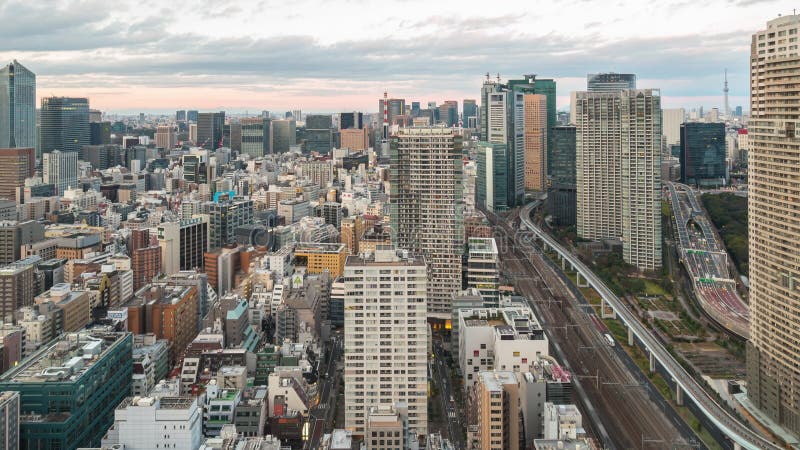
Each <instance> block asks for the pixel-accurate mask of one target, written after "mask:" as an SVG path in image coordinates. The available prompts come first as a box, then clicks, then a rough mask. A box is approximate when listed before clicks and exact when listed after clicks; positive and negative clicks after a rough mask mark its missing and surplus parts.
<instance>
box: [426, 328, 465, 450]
mask: <svg viewBox="0 0 800 450" xmlns="http://www.w3.org/2000/svg"><path fill="white" fill-rule="evenodd" d="M433 355H434V358H433V361H432V364H431V369H432V371H433V373H432V374H431V376H432V378H433V381H434V383H436V386H437V387H438V390H439V398H440V401H441V403H442V412H443V413H444V414H445V416H446V417H445V418H444V421H445V423H446V424H447V436H443V437H448V438H449V439H450V442H451V443H452V444H453V446H454V447H455V448H456V449H464V448H466V446H465V442H464V438H465V432H466V424H465V423H464V421H465V419H466V418H465V417H464V411H463V408H459V407H458V404H457V403H456V402H455V401H450V399H451V398H452V399H455V398H456V397H460V396H461V393H460V392H455V391H454V388H453V386H452V385H451V384H450V370H449V369H448V367H447V359H446V357H445V351H444V349H443V348H442V346H441V344H440V343H439V342H438V341H437V340H435V339H434V341H433ZM443 434H444V433H443Z"/></svg>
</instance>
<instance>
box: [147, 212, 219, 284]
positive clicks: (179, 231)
mask: <svg viewBox="0 0 800 450" xmlns="http://www.w3.org/2000/svg"><path fill="white" fill-rule="evenodd" d="M158 245H159V246H160V247H161V259H162V264H163V267H162V269H163V271H164V273H175V272H178V271H180V270H192V269H197V268H200V269H202V268H203V253H205V252H206V251H208V216H206V215H201V216H198V217H195V218H192V219H183V220H181V221H180V222H164V223H162V224H161V225H159V226H158Z"/></svg>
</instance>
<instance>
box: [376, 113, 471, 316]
mask: <svg viewBox="0 0 800 450" xmlns="http://www.w3.org/2000/svg"><path fill="white" fill-rule="evenodd" d="M461 149H462V136H461V132H460V129H457V128H441V127H424V128H404V129H400V131H399V132H398V133H397V134H395V135H393V136H392V137H391V140H390V170H391V172H390V177H389V180H390V182H391V196H390V202H389V203H390V205H389V206H390V210H391V223H392V226H391V232H392V243H393V244H395V246H396V247H397V248H399V249H404V250H410V251H412V252H415V253H419V254H421V255H423V256H425V259H426V261H427V262H428V277H429V282H428V315H429V317H433V318H441V319H447V318H449V317H452V311H451V305H450V303H451V299H452V294H453V292H455V291H457V290H459V289H461V255H462V254H463V251H464V249H463V243H464V205H463V183H462V176H463V170H464V169H463V162H462V155H461Z"/></svg>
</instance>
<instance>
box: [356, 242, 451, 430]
mask: <svg viewBox="0 0 800 450" xmlns="http://www.w3.org/2000/svg"><path fill="white" fill-rule="evenodd" d="M366 255H369V256H366V257H362V256H348V257H347V263H346V265H345V270H344V280H345V283H344V284H345V297H344V333H345V339H344V361H345V363H344V364H345V366H344V387H345V388H344V389H345V391H344V404H345V406H344V407H345V413H344V415H345V427H346V428H347V429H349V430H353V434H356V435H361V436H363V435H364V432H365V429H366V426H367V412H368V411H369V409H370V407H371V406H378V405H380V404H383V405H386V404H390V405H391V404H395V403H396V402H404V403H406V404H407V405H408V427H409V429H410V430H412V431H416V432H417V434H427V432H428V405H427V399H428V397H427V394H428V375H427V357H426V356H427V355H426V353H427V341H428V338H427V324H426V321H425V310H426V304H425V298H426V288H427V287H428V286H429V285H428V284H427V283H429V281H428V279H427V276H426V266H425V259H423V258H422V257H420V256H419V255H415V254H413V253H410V254H409V253H408V252H405V251H403V250H397V251H395V250H393V249H391V247H389V248H388V249H387V248H383V247H382V246H381V247H378V248H377V250H376V251H375V253H374V254H366ZM458 270H459V271H460V270H461V268H460V265H459V268H458ZM379 286H390V287H391V289H388V288H386V289H382V288H381V287H379ZM378 324H380V326H378Z"/></svg>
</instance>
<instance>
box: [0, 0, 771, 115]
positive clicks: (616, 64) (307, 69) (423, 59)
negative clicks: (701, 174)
mask: <svg viewBox="0 0 800 450" xmlns="http://www.w3.org/2000/svg"><path fill="white" fill-rule="evenodd" d="M409 1H411V0H409ZM413 1H418V0H413ZM724 1H738V3H742V4H743V5H744V4H747V5H754V4H755V3H757V2H759V1H765V0H724ZM766 1H769V0H766ZM723 3H724V2H723ZM282 4H283V2H279V1H272V0H270V1H262V2H260V3H255V2H247V3H242V4H227V3H226V4H220V3H219V2H217V1H213V0H207V4H206V5H197V4H192V5H187V4H181V5H175V7H174V9H170V10H167V9H166V8H164V6H163V5H162V4H161V3H159V2H155V1H154V2H151V3H146V4H140V5H138V7H137V8H129V9H126V6H125V3H124V2H103V1H98V0H64V1H61V2H56V3H55V4H53V3H49V4H47V5H42V4H39V3H38V2H20V1H11V2H7V3H3V4H2V6H0V19H3V23H4V24H8V25H7V26H4V27H2V28H0V42H2V43H3V45H2V47H3V48H5V49H8V50H7V51H3V50H0V61H2V60H4V59H5V60H10V59H12V58H16V59H19V60H20V61H21V62H22V63H23V64H25V65H26V66H27V67H30V68H31V69H32V70H34V72H36V73H37V75H38V77H39V78H38V84H39V86H40V89H45V90H47V91H48V92H49V91H52V90H55V91H58V90H70V91H75V90H80V89H81V88H84V89H87V90H95V89H98V88H101V89H103V91H104V92H110V90H114V89H116V90H118V91H124V90H125V89H145V88H146V89H179V88H180V89H192V88H196V89H200V88H217V89H219V90H220V92H221V90H222V89H233V90H237V91H250V92H258V93H262V92H277V93H280V94H281V95H286V96H293V95H298V96H299V95H302V96H308V95H319V96H322V97H335V96H336V95H351V94H352V95H356V94H361V95H364V89H374V88H376V87H377V89H378V91H377V92H381V91H382V89H383V88H391V90H392V92H393V93H394V92H397V93H398V95H400V94H403V95H415V94H416V93H431V94H432V95H439V94H438V93H441V95H444V93H448V95H449V93H457V92H461V93H465V94H464V95H465V96H466V95H468V93H470V92H472V94H471V95H469V96H471V97H475V96H476V95H477V92H478V90H479V86H480V83H481V79H482V74H484V73H486V72H491V73H492V74H495V73H498V72H499V73H500V74H501V76H503V78H508V77H516V76H519V75H521V74H523V73H537V74H539V76H541V77H556V78H557V79H564V80H571V81H569V82H565V83H564V84H563V85H560V89H559V94H560V95H564V94H566V93H567V92H568V91H563V92H562V89H563V88H567V87H568V89H574V88H580V87H581V86H580V83H577V82H575V81H572V80H582V79H585V76H586V74H587V73H590V72H602V71H616V72H633V73H636V74H637V75H638V76H639V78H640V80H658V82H660V83H663V85H661V86H647V87H662V88H663V89H662V94H664V95H674V96H683V97H690V96H702V95H708V94H709V93H716V92H717V91H718V89H719V87H718V86H721V80H720V74H721V73H722V71H723V69H724V68H728V70H729V79H730V81H731V91H732V92H738V93H744V92H746V89H747V73H748V67H747V64H748V57H747V56H748V52H749V41H750V39H749V35H750V33H751V31H752V30H742V29H736V30H729V29H726V30H725V31H723V32H717V33H714V32H713V31H711V30H712V29H713V28H703V29H702V30H701V31H698V32H683V33H681V32H679V31H675V35H672V36H656V35H653V34H641V33H639V34H636V35H628V36H622V37H619V36H613V35H611V34H609V33H608V31H609V29H610V28H613V29H615V30H617V29H621V28H624V27H625V26H626V23H627V22H625V21H623V19H622V18H620V17H616V16H615V18H614V19H613V20H611V21H608V20H605V19H604V18H603V17H602V16H598V17H595V16H592V20H585V21H584V23H583V25H582V26H583V28H582V31H581V32H580V33H576V32H572V31H570V30H560V29H558V27H554V26H549V27H544V26H539V25H540V24H542V23H545V22H546V21H547V20H548V18H547V17H544V16H542V15H539V14H537V15H534V14H533V13H525V10H520V12H519V13H516V12H515V13H509V14H499V15H494V16H488V15H470V14H469V13H468V12H462V13H459V14H457V15H452V16H451V15H447V14H443V13H439V12H432V13H431V15H430V16H428V17H424V15H423V16H419V15H400V14H398V15H397V17H398V18H397V19H386V20H387V22H386V24H384V25H382V26H385V27H386V28H387V33H386V34H385V35H384V34H370V33H366V34H365V35H364V36H359V37H357V38H354V37H342V38H337V39H330V38H329V37H325V36H322V35H320V34H319V33H316V32H315V30H312V29H309V28H304V27H293V28H292V32H291V33H277V32H275V33H261V34H254V33H246V32H241V33H237V32H236V30H235V29H233V30H231V29H228V28H217V23H216V22H214V21H215V20H217V19H218V18H220V17H222V18H224V17H228V16H230V17H231V18H233V19H232V20H233V23H234V24H236V23H241V24H244V23H245V22H248V21H252V20H251V19H254V18H258V17H261V16H259V14H263V15H266V16H268V17H269V19H268V20H267V22H266V23H273V22H270V20H273V21H274V20H278V19H275V18H277V17H282V18H284V19H281V20H301V21H302V20H303V18H302V17H303V15H304V14H305V13H307V11H304V9H303V8H313V7H314V5H317V6H319V4H315V3H314V2H312V1H310V0H303V1H300V2H294V3H293V7H292V8H290V9H289V10H282V9H280V7H281V5H282ZM298 5H303V8H301V7H300V6H298ZM284 6H285V5H284ZM368 6H370V4H369V2H366V1H365V0H349V1H348V2H347V7H348V8H351V9H350V10H348V11H349V12H350V13H352V12H353V11H352V8H359V9H360V8H367V7H368ZM590 6H596V5H590ZM295 7H296V9H295ZM394 7H404V8H409V7H410V8H418V5H412V6H408V5H394ZM690 7H691V5H682V6H680V5H679V3H673V4H671V5H669V6H668V8H672V10H673V11H675V13H676V14H678V13H680V12H681V11H685V8H690ZM537 12H538V11H537ZM287 14H295V15H298V16H299V17H300V18H299V19H286V15H287ZM176 15H179V16H180V17H182V18H183V20H184V22H180V23H179V22H176V20H178V19H176ZM609 15H612V14H611V13H610V12H609ZM418 16H419V17H422V18H420V19H417V18H416V17H418ZM12 17H13V18H14V20H6V19H8V18H12ZM187 17H188V18H187ZM197 17H201V19H202V20H201V21H197V20H196V19H197ZM234 19H235V20H234ZM262 19H263V17H262ZM331 20H336V19H335V18H334V17H332V18H331ZM626 20H627V19H626ZM237 21H239V22H237ZM370 22H371V24H374V22H375V21H370ZM759 23H760V22H759ZM754 28H757V26H756V27H754ZM348 36H349V35H348ZM562 86H563V87H562ZM367 94H368V95H372V96H374V95H377V94H376V93H373V92H368V93H367ZM159 100H163V99H159ZM221 101H222V100H221Z"/></svg>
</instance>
